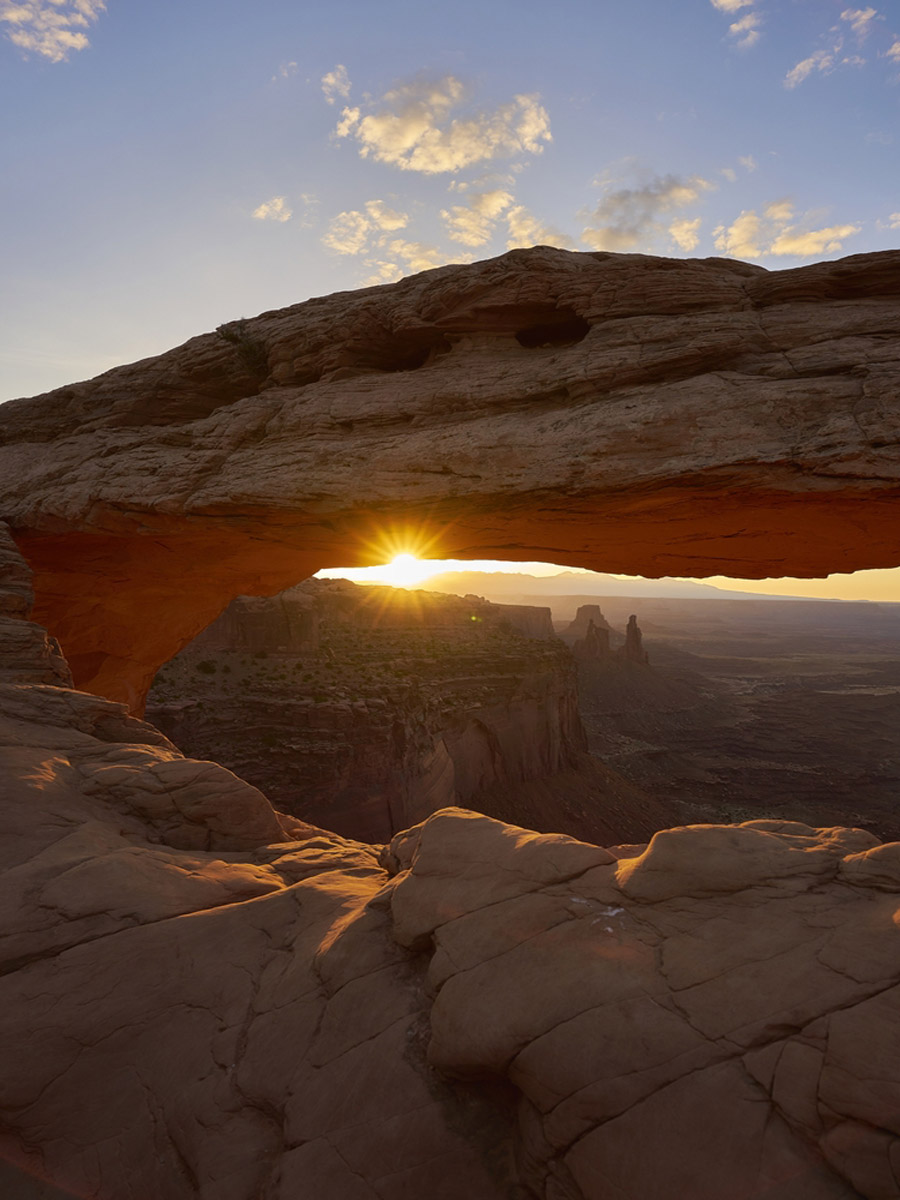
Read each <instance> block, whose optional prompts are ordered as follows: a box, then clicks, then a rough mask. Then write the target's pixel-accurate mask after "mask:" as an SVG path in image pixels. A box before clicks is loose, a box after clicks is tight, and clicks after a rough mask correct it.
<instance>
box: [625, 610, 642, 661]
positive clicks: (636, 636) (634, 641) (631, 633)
mask: <svg viewBox="0 0 900 1200" xmlns="http://www.w3.org/2000/svg"><path fill="white" fill-rule="evenodd" d="M622 657H623V658H624V659H625V661H626V662H633V663H645V662H647V661H648V659H647V651H646V650H645V649H644V639H643V635H642V634H641V629H640V626H639V625H638V623H637V617H636V616H634V615H632V616H630V617H629V618H628V624H627V625H626V626H625V645H624V646H623V647H622Z"/></svg>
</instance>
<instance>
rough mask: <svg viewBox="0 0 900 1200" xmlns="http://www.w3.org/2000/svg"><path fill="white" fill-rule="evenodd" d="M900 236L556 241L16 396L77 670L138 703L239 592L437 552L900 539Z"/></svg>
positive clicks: (11, 452) (612, 562) (763, 571)
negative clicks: (834, 258)
mask: <svg viewBox="0 0 900 1200" xmlns="http://www.w3.org/2000/svg"><path fill="white" fill-rule="evenodd" d="M898 296H900V252H897V251H886V252H883V253H879V254H870V255H857V256H854V257H851V258H847V259H843V260H841V261H838V262H829V263H820V264H816V265H813V266H809V267H803V268H799V269H796V270H789V271H775V272H768V271H765V270H764V269H763V268H761V267H754V266H750V265H747V264H744V263H739V262H735V261H733V260H728V259H706V260H691V259H661V258H651V257H648V256H644V255H632V254H609V253H593V254H580V253H572V252H569V251H564V250H554V249H550V248H548V247H537V248H534V249H530V250H515V251H512V252H510V253H509V254H505V255H503V256H501V257H500V258H497V259H493V260H489V261H486V262H482V263H475V264H471V265H464V266H448V267H442V268H440V269H438V270H434V271H428V272H425V273H424V274H421V275H417V276H414V277H411V278H409V279H405V280H401V281H400V282H399V283H396V284H391V285H388V286H384V287H378V288H370V289H365V290H363V291H360V292H356V293H353V294H342V295H337V296H332V297H324V298H321V299H315V300H310V301H307V302H305V303H303V304H299V305H295V306H293V307H291V308H286V309H282V310H279V311H275V312H267V313H263V314H262V315H261V316H259V317H256V318H254V319H252V320H247V321H245V322H240V323H236V324H235V325H234V326H233V327H229V328H228V329H226V330H225V333H226V334H227V335H228V336H222V335H221V333H209V334H204V335H202V336H200V337H197V338H192V339H191V340H190V341H189V342H186V343H185V344H184V345H183V346H180V347H178V348H176V349H174V350H171V351H169V352H168V353H166V354H163V355H159V356H158V357H156V358H152V359H147V360H144V361H143V362H139V363H134V364H131V365H129V366H125V367H119V368H116V369H115V370H113V371H108V372H106V373H105V374H104V375H101V376H99V377H98V378H97V379H95V380H91V381H89V382H86V383H78V384H73V385H71V386H69V387H66V388H60V389H57V390H56V391H55V392H51V393H48V394H47V395H45V396H41V397H37V398H35V399H32V400H27V401H26V400H23V401H13V402H10V403H8V404H5V405H3V406H2V409H0V517H4V518H5V519H6V520H8V522H9V523H10V525H11V527H12V529H13V533H14V536H15V537H16V540H17V542H18V543H19V545H20V546H21V547H22V548H23V550H24V552H25V554H26V557H27V558H28V560H29V562H30V563H31V565H32V567H33V568H34V571H35V591H36V597H37V608H36V614H37V616H38V618H39V619H40V620H41V621H42V622H43V624H44V625H45V626H46V627H47V628H48V629H49V632H50V633H51V635H53V636H55V637H56V638H58V640H59V642H60V644H61V645H62V647H63V649H64V650H65V652H66V655H67V658H68V660H69V663H70V666H71V667H72V670H73V674H74V676H75V678H76V680H77V681H78V683H79V684H80V685H81V686H84V687H87V688H89V689H90V690H92V691H95V692H97V693H100V694H103V695H106V696H110V697H115V698H118V699H122V700H124V701H125V702H127V703H128V704H129V705H130V706H131V707H132V709H133V710H134V711H139V710H140V707H141V704H142V701H143V696H144V694H145V692H146V689H147V687H148V686H149V683H150V680H151V679H152V677H153V675H154V673H155V671H156V670H157V668H158V667H159V665H160V664H161V663H163V662H165V661H166V660H168V659H169V658H171V657H172V655H173V654H174V653H176V652H177V651H178V650H179V649H180V648H181V647H182V646H184V645H185V644H186V643H187V642H188V641H189V640H190V639H191V638H192V637H194V636H195V635H196V634H197V633H198V632H199V631H200V629H202V628H204V627H205V626H206V625H208V624H209V623H210V621H211V620H212V619H213V618H214V617H215V616H216V615H217V614H218V613H219V612H221V611H222V609H223V608H224V607H225V606H226V604H227V603H228V601H229V600H230V599H231V598H232V597H233V596H235V595H238V594H245V595H251V594H252V595H260V594H273V593H275V592H277V591H278V590H279V589H281V588H284V587H287V586H289V585H290V584H292V583H293V582H295V581H296V580H297V579H302V578H306V577H308V576H310V575H312V574H314V573H315V571H316V570H318V569H319V568H320V567H323V566H328V565H337V564H344V565H353V564H355V563H356V564H363V563H368V562H373V561H383V560H384V559H385V558H388V557H390V556H391V554H392V553H396V552H397V551H398V550H401V549H402V550H413V551H416V552H418V553H420V554H422V553H425V554H427V555H430V556H431V557H442V556H447V557H449V556H455V557H460V558H467V557H468V558H485V557H487V558H506V559H519V560H543V561H548V560H549V561H553V562H558V563H563V564H569V565H573V566H586V567H593V568H595V569H600V570H607V571H612V572H616V573H622V574H644V575H650V576H653V575H666V574H669V575H692V576H701V577H702V576H707V575H712V574H732V575H737V576H741V577H747V578H751V577H752V578H760V577H766V576H778V575H784V574H790V575H796V576H807V575H824V574H827V573H828V572H831V571H851V570H854V569H858V568H862V567H888V566H895V565H896V564H897V563H898V562H900V523H898V522H897V520H896V516H895V514H896V506H897V503H898V495H900V454H898V444H897V414H896V408H897V389H898V374H900V368H898V349H897V347H898V339H900V304H898Z"/></svg>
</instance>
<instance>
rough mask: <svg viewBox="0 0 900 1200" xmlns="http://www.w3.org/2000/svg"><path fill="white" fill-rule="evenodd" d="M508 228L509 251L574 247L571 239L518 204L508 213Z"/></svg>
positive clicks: (507, 246) (507, 245)
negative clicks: (531, 248)
mask: <svg viewBox="0 0 900 1200" xmlns="http://www.w3.org/2000/svg"><path fill="white" fill-rule="evenodd" d="M506 228H507V230H508V231H509V238H508V239H507V242H506V248H507V250H517V249H519V248H520V247H528V246H560V247H562V248H563V249H564V250H568V249H571V248H572V245H573V242H572V239H571V238H570V237H568V236H567V235H566V234H564V233H560V231H559V230H558V229H557V228H555V226H553V225H545V224H544V222H543V221H540V220H538V218H537V217H535V216H533V215H532V214H531V213H530V212H529V211H528V209H527V208H525V207H523V206H522V205H521V204H517V205H516V206H515V208H511V209H510V210H509V211H508V212H507V214H506Z"/></svg>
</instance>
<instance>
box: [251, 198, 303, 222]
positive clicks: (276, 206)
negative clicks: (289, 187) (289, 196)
mask: <svg viewBox="0 0 900 1200" xmlns="http://www.w3.org/2000/svg"><path fill="white" fill-rule="evenodd" d="M293 215H294V214H293V213H292V211H291V210H290V209H289V208H288V206H287V202H286V201H285V198H284V196H273V197H272V199H271V200H267V201H266V202H265V203H264V204H260V206H259V208H254V210H253V216H254V217H255V219H256V220H257V221H289V220H290V219H291V217H292V216H293Z"/></svg>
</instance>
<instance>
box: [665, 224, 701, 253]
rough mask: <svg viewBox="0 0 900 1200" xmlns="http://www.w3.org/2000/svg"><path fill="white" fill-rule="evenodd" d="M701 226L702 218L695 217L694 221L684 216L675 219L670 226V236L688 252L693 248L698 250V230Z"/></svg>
mask: <svg viewBox="0 0 900 1200" xmlns="http://www.w3.org/2000/svg"><path fill="white" fill-rule="evenodd" d="M699 228H700V218H699V217H695V218H694V220H693V221H688V220H687V218H683V219H681V220H679V221H673V222H672V224H671V225H670V226H669V236H670V237H671V239H672V241H673V242H674V243H675V244H676V246H679V247H680V248H681V249H682V250H685V251H687V252H688V253H689V252H690V251H691V250H696V248H697V246H698V245H699V243H700V238H699V237H698V236H697V230H698V229H699Z"/></svg>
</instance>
